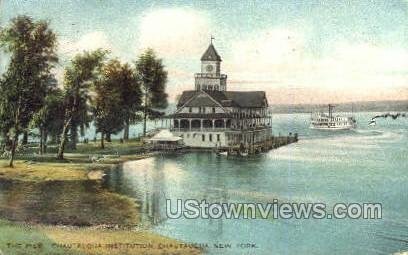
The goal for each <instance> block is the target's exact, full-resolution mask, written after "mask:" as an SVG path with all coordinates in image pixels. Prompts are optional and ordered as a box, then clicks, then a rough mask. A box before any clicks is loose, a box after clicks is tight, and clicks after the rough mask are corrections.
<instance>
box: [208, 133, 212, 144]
mask: <svg viewBox="0 0 408 255" xmlns="http://www.w3.org/2000/svg"><path fill="white" fill-rule="evenodd" d="M208 140H210V142H212V134H209V135H208Z"/></svg>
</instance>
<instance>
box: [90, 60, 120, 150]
mask: <svg viewBox="0 0 408 255" xmlns="http://www.w3.org/2000/svg"><path fill="white" fill-rule="evenodd" d="M125 71H127V70H125ZM125 75H126V73H125ZM123 79H124V77H123V66H122V65H121V63H120V62H119V61H118V60H111V61H109V62H108V63H107V64H106V65H105V66H104V67H103V68H102V75H101V78H100V79H99V80H98V81H97V82H95V86H94V92H95V93H94V94H95V96H94V97H93V99H92V105H93V113H94V121H95V127H96V132H100V133H101V147H102V148H104V140H105V136H106V137H110V135H111V134H115V133H117V132H119V131H120V130H122V129H123V127H124V114H125V111H124V109H123V106H124V103H126V102H123V101H122V91H121V83H122V82H123ZM107 140H108V141H109V140H110V139H107Z"/></svg>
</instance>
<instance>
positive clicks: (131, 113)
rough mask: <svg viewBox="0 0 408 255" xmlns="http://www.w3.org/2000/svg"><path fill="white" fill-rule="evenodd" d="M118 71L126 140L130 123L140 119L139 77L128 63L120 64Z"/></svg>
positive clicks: (140, 95) (140, 91)
mask: <svg viewBox="0 0 408 255" xmlns="http://www.w3.org/2000/svg"><path fill="white" fill-rule="evenodd" d="M118 72H119V73H118V78H119V79H118V81H117V86H119V90H120V98H121V99H120V100H121V102H122V112H123V118H124V132H123V139H124V140H125V141H126V140H129V129H130V124H131V123H135V122H136V121H139V120H140V115H139V114H138V111H139V110H140V109H141V104H142V90H141V87H140V81H139V79H138V78H137V76H136V74H135V72H134V71H133V70H132V68H131V67H130V66H129V65H128V64H124V65H121V66H120V69H119V70H118Z"/></svg>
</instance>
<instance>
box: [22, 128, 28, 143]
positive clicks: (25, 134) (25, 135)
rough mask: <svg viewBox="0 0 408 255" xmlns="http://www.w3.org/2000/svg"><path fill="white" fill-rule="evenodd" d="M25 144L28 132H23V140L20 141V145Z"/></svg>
mask: <svg viewBox="0 0 408 255" xmlns="http://www.w3.org/2000/svg"><path fill="white" fill-rule="evenodd" d="M27 143H28V131H24V133H23V140H22V141H21V144H24V145H26V144H27Z"/></svg>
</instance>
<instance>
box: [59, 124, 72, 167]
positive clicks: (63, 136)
mask: <svg viewBox="0 0 408 255" xmlns="http://www.w3.org/2000/svg"><path fill="white" fill-rule="evenodd" d="M71 119H72V117H70V118H69V119H68V120H66V121H65V123H64V126H63V128H62V134H61V137H60V140H61V141H60V145H59V147H58V153H57V159H64V150H65V144H66V142H67V133H68V127H69V124H70V123H71Z"/></svg>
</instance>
